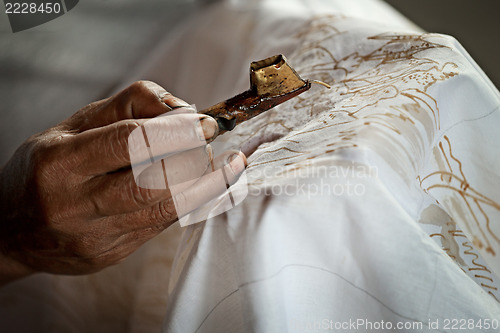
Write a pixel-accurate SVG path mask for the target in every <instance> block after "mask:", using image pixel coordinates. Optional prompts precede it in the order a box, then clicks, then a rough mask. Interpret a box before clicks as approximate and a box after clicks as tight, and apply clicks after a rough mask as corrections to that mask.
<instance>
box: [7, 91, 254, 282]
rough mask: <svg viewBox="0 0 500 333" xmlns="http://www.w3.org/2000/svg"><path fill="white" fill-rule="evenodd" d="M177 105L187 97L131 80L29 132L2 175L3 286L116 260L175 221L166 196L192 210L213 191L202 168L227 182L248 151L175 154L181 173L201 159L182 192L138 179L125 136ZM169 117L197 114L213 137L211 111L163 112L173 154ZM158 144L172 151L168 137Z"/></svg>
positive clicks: (163, 128) (175, 127)
mask: <svg viewBox="0 0 500 333" xmlns="http://www.w3.org/2000/svg"><path fill="white" fill-rule="evenodd" d="M182 105H187V103H185V102H183V101H181V100H179V99H177V98H175V97H174V96H172V95H171V94H169V93H167V92H166V91H165V90H164V89H163V88H161V87H160V86H158V85H156V84H154V83H152V82H136V83H134V84H132V85H131V86H130V87H129V88H127V89H125V90H123V91H122V92H120V93H118V94H117V95H115V96H113V97H110V98H108V99H104V100H101V101H98V102H94V103H92V104H90V105H88V106H86V107H84V108H82V109H81V110H79V111H78V112H77V113H76V114H74V115H73V116H72V117H70V118H69V119H67V120H65V121H64V122H62V123H61V124H59V125H57V126H55V127H53V128H51V129H48V130H46V131H44V132H42V133H39V134H36V135H34V136H32V137H30V138H29V139H28V140H27V141H26V142H25V143H24V144H23V145H22V146H21V147H20V148H19V149H18V150H17V151H16V153H15V154H14V155H13V157H12V158H11V159H10V161H9V162H8V163H7V164H6V165H5V167H4V168H3V169H2V170H1V172H0V214H1V215H0V217H1V224H0V250H1V252H0V267H2V272H1V273H0V283H2V284H3V283H7V282H9V281H12V280H14V279H17V278H20V277H23V276H26V275H29V274H32V273H35V272H49V273H55V274H87V273H92V272H96V271H99V270H101V269H103V268H105V267H107V266H110V265H113V264H116V263H118V262H120V261H122V260H123V259H124V258H126V257H127V256H128V255H129V254H131V253H132V252H134V251H135V250H136V249H137V248H138V247H139V246H141V245H142V244H143V243H144V242H146V241H147V240H149V239H151V238H153V237H154V236H155V235H157V234H158V233H160V232H161V231H163V230H164V229H165V228H167V227H168V226H170V225H171V224H172V223H174V222H175V221H176V220H177V219H178V216H177V213H176V209H175V207H174V204H173V201H174V200H173V199H175V201H176V203H177V204H178V205H179V204H180V205H183V207H182V208H183V209H182V210H183V211H192V210H194V209H196V208H198V207H200V206H201V205H203V204H204V203H205V202H206V201H207V198H213V197H215V196H217V195H219V194H220V193H216V192H214V187H213V186H211V182H213V179H211V176H212V174H213V172H212V171H213V169H212V168H208V165H210V164H211V163H212V164H213V165H214V166H215V168H226V169H225V171H227V174H228V175H230V178H231V177H232V178H231V179H230V181H231V182H234V181H235V180H236V179H237V177H238V176H239V174H240V173H241V172H242V171H243V170H244V168H245V163H246V160H245V156H244V155H243V154H242V153H237V154H236V155H235V152H226V153H225V154H223V155H222V156H221V157H219V158H217V159H215V160H212V154H211V151H210V149H207V148H206V147H208V146H206V145H205V146H200V147H197V148H196V149H194V150H193V149H190V148H192V147H188V148H187V149H190V150H189V151H186V152H185V154H186V155H185V156H182V157H181V158H176V159H174V161H183V162H174V164H173V165H174V167H178V168H179V170H181V171H182V168H183V165H185V164H184V162H186V163H189V165H199V168H192V169H197V172H199V173H200V175H201V178H200V179H199V181H197V182H195V183H194V184H191V185H190V186H185V187H184V188H182V191H181V192H180V193H175V194H173V193H171V191H170V190H169V189H168V188H166V189H165V188H164V189H147V188H142V187H139V186H137V184H136V181H135V180H134V176H133V174H132V170H131V168H130V157H129V152H128V142H127V139H128V137H129V135H130V133H131V132H132V131H133V130H134V129H137V128H140V126H141V125H143V124H144V123H145V122H146V121H148V120H150V119H151V118H154V117H156V116H158V115H160V114H163V113H165V112H169V111H170V110H171V109H172V108H173V107H179V106H182ZM176 117H191V118H190V119H196V120H198V121H199V120H201V126H202V129H203V131H202V133H201V135H202V136H205V139H207V140H208V141H209V140H210V139H211V138H212V137H214V136H215V135H217V123H216V121H215V120H214V119H213V118H211V117H209V116H205V115H198V114H195V113H184V114H182V113H181V114H179V115H174V116H167V117H165V120H163V121H162V122H161V123H160V124H159V125H157V126H159V127H158V129H159V131H158V133H173V134H176V135H173V137H175V138H176V141H175V142H174V143H172V145H174V146H176V150H175V151H176V152H178V154H182V152H179V149H178V148H179V147H182V145H183V141H182V140H183V137H182V133H184V132H183V129H182V128H179V126H178V122H175V119H177V120H178V119H181V118H176ZM177 134H179V135H177ZM186 140H187V139H186ZM164 149H165V152H169V143H168V142H167V143H166V144H165V148H164ZM175 163H177V164H175ZM200 193H202V195H200ZM207 194H208V195H207ZM172 196H175V198H173V197H172Z"/></svg>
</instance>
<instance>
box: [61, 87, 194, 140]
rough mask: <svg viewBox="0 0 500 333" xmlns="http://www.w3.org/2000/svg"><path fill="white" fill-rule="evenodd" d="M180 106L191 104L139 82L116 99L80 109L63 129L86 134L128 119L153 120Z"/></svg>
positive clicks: (160, 88) (120, 93) (162, 90)
mask: <svg viewBox="0 0 500 333" xmlns="http://www.w3.org/2000/svg"><path fill="white" fill-rule="evenodd" d="M181 106H189V104H188V103H186V102H184V101H183V100H181V99H179V98H177V97H175V96H173V95H172V94H170V93H169V92H167V91H166V90H165V89H164V88H163V87H161V86H160V85H158V84H156V83H154V82H151V81H137V82H135V83H133V84H132V85H130V86H129V87H128V88H126V89H124V90H122V91H121V92H119V93H118V94H116V95H115V96H112V97H110V98H107V99H103V100H101V101H98V102H94V103H91V104H89V105H87V106H86V107H84V108H82V109H80V110H79V111H78V112H77V113H75V114H74V115H73V116H72V117H71V118H69V119H67V120H66V121H65V122H63V125H66V126H67V127H68V129H70V130H72V131H77V132H84V131H87V130H89V129H92V128H98V127H103V126H107V125H110V124H112V123H115V122H118V121H121V120H125V119H146V118H154V117H156V116H158V115H161V114H163V113H166V112H169V111H171V110H172V109H174V108H177V107H181Z"/></svg>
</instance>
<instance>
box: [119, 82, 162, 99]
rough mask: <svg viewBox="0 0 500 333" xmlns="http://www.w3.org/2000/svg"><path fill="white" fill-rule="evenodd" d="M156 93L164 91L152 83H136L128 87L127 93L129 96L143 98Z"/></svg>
mask: <svg viewBox="0 0 500 333" xmlns="http://www.w3.org/2000/svg"><path fill="white" fill-rule="evenodd" d="M158 91H165V90H164V89H163V88H161V87H160V86H159V85H158V84H156V83H154V82H152V81H136V82H134V83H132V84H131V85H130V86H129V87H128V93H129V95H130V96H144V95H151V94H152V93H156V92H158Z"/></svg>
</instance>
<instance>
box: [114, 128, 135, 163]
mask: <svg viewBox="0 0 500 333" xmlns="http://www.w3.org/2000/svg"><path fill="white" fill-rule="evenodd" d="M139 127H141V124H140V123H139V122H137V121H134V120H124V121H121V122H119V123H117V125H116V126H115V131H114V138H113V140H112V142H114V144H112V145H109V146H108V147H109V148H110V150H111V151H110V153H111V154H112V157H113V158H115V159H118V160H124V161H127V162H129V161H130V156H129V152H128V151H129V149H128V148H129V147H128V142H129V141H128V140H129V136H130V134H131V133H132V132H133V131H134V130H136V129H138V128H139Z"/></svg>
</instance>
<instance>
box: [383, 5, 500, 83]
mask: <svg viewBox="0 0 500 333" xmlns="http://www.w3.org/2000/svg"><path fill="white" fill-rule="evenodd" d="M385 1H386V2H388V3H389V4H390V5H391V6H393V7H394V8H396V9H397V10H398V11H399V12H401V13H402V14H403V15H405V16H406V17H407V18H409V19H410V20H411V21H413V22H414V23H416V24H417V25H418V26H420V27H421V28H423V29H424V30H426V31H429V32H439V33H444V34H448V35H452V36H453V37H455V38H456V39H457V40H458V41H459V42H460V43H461V44H462V45H463V46H464V47H465V49H466V50H467V51H468V52H469V54H470V55H471V56H472V58H473V59H474V60H475V61H476V62H477V63H478V64H479V66H480V67H481V68H482V69H483V71H484V72H485V73H486V75H488V77H489V78H490V79H491V81H493V83H494V84H495V86H496V87H497V88H500V66H499V65H498V62H499V60H500V1H499V0H385Z"/></svg>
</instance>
